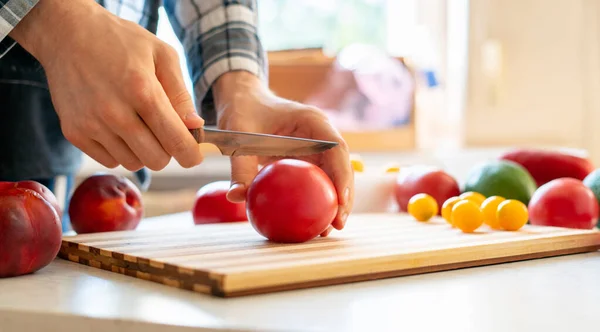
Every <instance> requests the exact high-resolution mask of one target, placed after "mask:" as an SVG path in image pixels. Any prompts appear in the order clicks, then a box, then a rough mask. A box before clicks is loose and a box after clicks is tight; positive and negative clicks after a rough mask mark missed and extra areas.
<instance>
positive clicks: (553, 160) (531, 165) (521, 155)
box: [500, 149, 595, 187]
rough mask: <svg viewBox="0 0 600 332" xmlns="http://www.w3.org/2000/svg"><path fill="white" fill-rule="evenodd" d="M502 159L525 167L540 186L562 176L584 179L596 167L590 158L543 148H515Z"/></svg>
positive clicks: (502, 156) (503, 155)
mask: <svg viewBox="0 0 600 332" xmlns="http://www.w3.org/2000/svg"><path fill="white" fill-rule="evenodd" d="M500 159H504V160H510V161H513V162H516V163H518V164H520V165H521V166H523V167H525V169H527V171H528V172H529V173H530V174H531V176H532V177H533V178H534V179H535V181H536V183H537V185H538V187H539V186H541V185H543V184H546V183H548V182H550V181H552V180H554V179H560V178H574V179H577V180H582V181H583V179H585V177H586V176H587V175H588V174H590V173H591V172H592V171H593V170H594V168H595V167H594V164H593V163H592V161H591V160H590V159H588V158H582V157H579V156H576V155H573V154H569V153H567V152H561V151H548V150H542V149H513V150H510V151H508V152H506V153H504V154H502V155H501V156H500Z"/></svg>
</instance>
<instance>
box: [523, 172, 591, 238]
mask: <svg viewBox="0 0 600 332" xmlns="http://www.w3.org/2000/svg"><path fill="white" fill-rule="evenodd" d="M598 210H599V207H598V201H597V200H596V197H595V196H594V193H593V192H592V191H591V190H590V189H589V188H587V187H586V186H585V185H584V184H583V182H582V181H580V180H577V179H573V178H561V179H555V180H552V181H550V182H548V183H546V184H544V185H542V186H541V187H539V188H538V189H537V190H536V192H535V193H534V194H533V196H532V197H531V201H530V202H529V220H530V222H531V224H532V225H540V226H556V227H567V228H580V229H592V228H594V226H596V223H597V222H598Z"/></svg>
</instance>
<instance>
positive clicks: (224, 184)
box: [192, 181, 248, 225]
mask: <svg viewBox="0 0 600 332" xmlns="http://www.w3.org/2000/svg"><path fill="white" fill-rule="evenodd" d="M229 186H230V182H229V181H215V182H212V183H209V184H207V185H205V186H204V187H202V188H200V190H198V192H197V193H196V201H195V202H194V206H193V208H192V216H193V218H194V223H195V224H196V225H200V224H212V223H221V222H235V221H247V220H248V217H247V216H246V204H245V203H243V202H242V203H232V202H230V201H228V200H227V191H229Z"/></svg>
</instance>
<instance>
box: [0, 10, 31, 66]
mask: <svg viewBox="0 0 600 332" xmlns="http://www.w3.org/2000/svg"><path fill="white" fill-rule="evenodd" d="M38 1H39V0H0V58H2V57H3V56H4V55H5V54H6V53H7V52H8V51H9V50H10V49H11V48H12V47H13V46H14V45H15V41H14V40H12V39H11V38H10V37H8V34H9V33H10V32H11V31H12V29H14V27H16V26H17V24H18V23H19V22H20V21H21V20H22V19H23V17H25V15H27V13H29V11H30V10H31V8H33V6H35V5H36V4H37V3H38Z"/></svg>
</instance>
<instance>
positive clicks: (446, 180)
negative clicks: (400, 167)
mask: <svg viewBox="0 0 600 332" xmlns="http://www.w3.org/2000/svg"><path fill="white" fill-rule="evenodd" d="M395 188H396V201H397V202H398V206H399V207H400V210H401V211H404V212H406V211H407V209H408V201H409V200H410V199H411V197H413V196H414V195H417V194H428V195H430V196H432V197H433V198H435V200H436V202H437V204H438V206H443V205H444V202H446V200H448V199H449V198H451V197H454V196H458V195H460V187H459V185H458V182H457V181H456V179H454V177H452V176H451V175H449V174H448V173H446V172H444V171H443V170H440V169H436V168H434V167H423V168H416V169H414V170H408V171H407V173H406V174H400V176H398V179H397V181H396V185H395ZM438 214H441V209H440V211H438Z"/></svg>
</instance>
